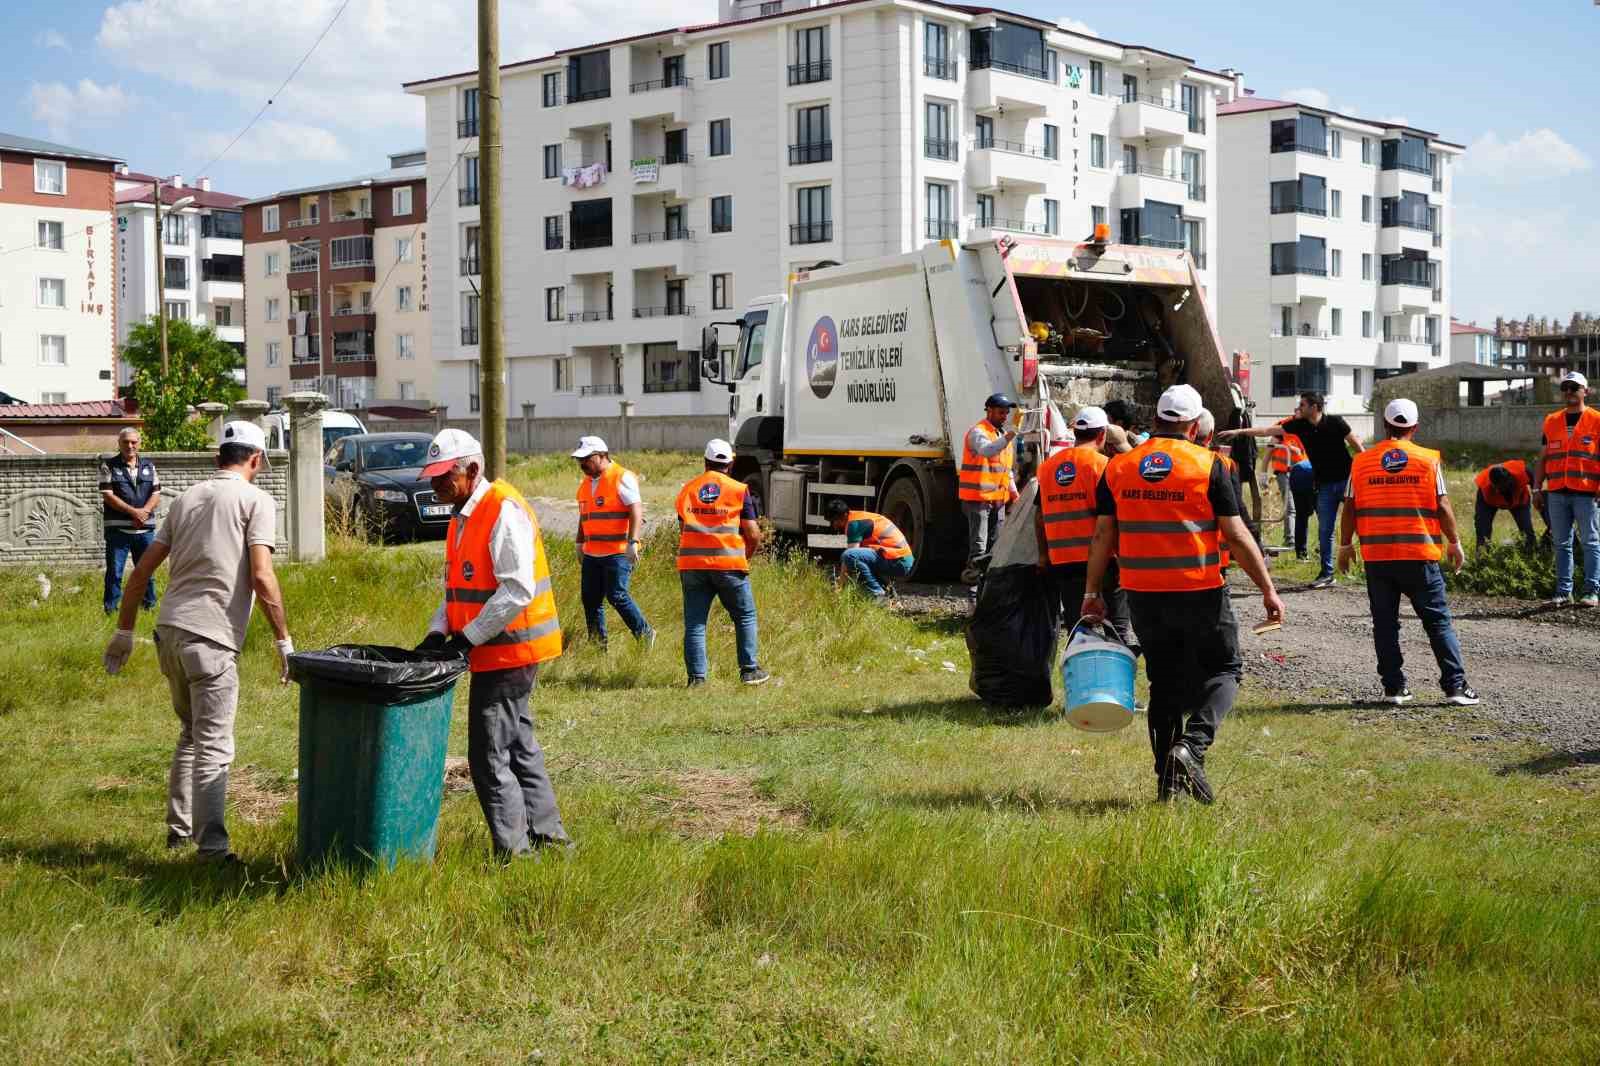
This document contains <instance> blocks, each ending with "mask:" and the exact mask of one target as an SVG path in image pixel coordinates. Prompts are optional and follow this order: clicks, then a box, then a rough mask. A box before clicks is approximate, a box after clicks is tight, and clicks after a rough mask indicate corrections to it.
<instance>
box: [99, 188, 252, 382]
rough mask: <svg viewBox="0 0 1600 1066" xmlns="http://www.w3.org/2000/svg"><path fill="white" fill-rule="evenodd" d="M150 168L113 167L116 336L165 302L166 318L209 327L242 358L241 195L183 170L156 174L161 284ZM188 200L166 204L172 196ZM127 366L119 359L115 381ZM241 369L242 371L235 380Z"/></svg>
mask: <svg viewBox="0 0 1600 1066" xmlns="http://www.w3.org/2000/svg"><path fill="white" fill-rule="evenodd" d="M156 180H157V179H156V177H155V176H154V175H151V174H139V173H134V172H131V171H129V170H128V168H127V167H126V166H124V167H119V168H118V170H117V178H116V181H117V279H118V281H117V302H118V307H119V309H120V310H119V315H118V319H117V343H118V344H119V345H121V344H126V343H127V340H128V334H129V332H130V331H131V330H132V329H133V327H134V326H136V325H138V324H139V323H140V322H143V321H145V320H146V319H148V318H150V317H152V316H154V315H156V314H157V313H158V311H159V305H158V304H157V303H156V301H157V299H160V300H162V301H163V302H165V304H166V307H167V318H168V320H169V321H188V322H192V323H194V324H195V325H197V326H202V325H209V326H211V327H213V328H214V329H215V330H216V332H217V336H218V338H220V339H221V340H224V341H227V342H228V343H229V344H231V345H233V347H234V348H236V349H237V350H238V352H239V359H240V364H241V365H242V364H243V361H244V215H243V213H242V212H241V211H240V205H242V204H243V203H244V202H245V198H244V197H242V196H229V195H228V194H227V193H220V192H214V191H213V190H212V188H211V179H209V178H201V179H200V180H199V181H198V182H196V183H194V184H192V185H191V184H187V183H185V182H184V180H183V175H181V174H176V175H173V176H171V177H167V178H162V179H160V180H161V181H162V182H163V184H162V186H161V229H162V239H161V250H160V253H159V254H160V256H161V258H162V260H163V264H164V267H165V270H166V288H165V290H164V291H161V293H160V295H159V296H158V295H157V290H158V289H159V288H160V285H161V282H160V279H159V278H158V277H157V267H156V255H157V252H156V210H155V199H154V197H155V183H156ZM184 200H189V201H190V203H189V204H188V205H187V206H185V207H181V208H178V209H177V210H172V207H173V205H174V204H177V203H181V202H182V201H184ZM130 373H131V371H130V370H129V369H128V368H126V367H124V368H123V370H122V377H123V379H124V380H122V381H121V382H119V384H123V385H126V384H128V381H129V379H130ZM242 374H243V372H242V371H241V380H243V378H242Z"/></svg>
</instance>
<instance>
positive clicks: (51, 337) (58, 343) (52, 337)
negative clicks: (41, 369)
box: [39, 333, 67, 366]
mask: <svg viewBox="0 0 1600 1066" xmlns="http://www.w3.org/2000/svg"><path fill="white" fill-rule="evenodd" d="M39 365H40V366H66V365H67V338H65V337H63V336H59V335H57V334H50V333H45V334H41V335H40V337H39Z"/></svg>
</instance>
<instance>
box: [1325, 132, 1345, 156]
mask: <svg viewBox="0 0 1600 1066" xmlns="http://www.w3.org/2000/svg"><path fill="white" fill-rule="evenodd" d="M1328 154H1329V155H1331V156H1333V158H1335V159H1339V158H1341V157H1342V156H1343V155H1344V134H1342V133H1340V132H1339V131H1338V130H1329V131H1328Z"/></svg>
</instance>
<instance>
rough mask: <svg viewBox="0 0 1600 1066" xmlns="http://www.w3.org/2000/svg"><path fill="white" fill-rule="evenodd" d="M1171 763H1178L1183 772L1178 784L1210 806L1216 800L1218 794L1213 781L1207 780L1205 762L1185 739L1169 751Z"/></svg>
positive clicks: (1168, 755) (1168, 756)
mask: <svg viewBox="0 0 1600 1066" xmlns="http://www.w3.org/2000/svg"><path fill="white" fill-rule="evenodd" d="M1167 760H1168V762H1169V763H1177V764H1178V766H1179V767H1181V768H1182V770H1183V773H1182V775H1181V776H1180V777H1179V778H1178V784H1180V785H1182V786H1183V790H1184V791H1185V792H1187V793H1189V795H1191V796H1193V797H1194V798H1195V799H1196V800H1197V801H1198V802H1200V803H1203V804H1205V805H1206V806H1208V807H1209V806H1210V805H1211V804H1212V803H1214V802H1216V798H1217V794H1216V793H1215V792H1213V791H1211V782H1209V781H1207V780H1206V768H1205V764H1204V763H1202V762H1201V761H1200V756H1198V755H1196V754H1195V753H1194V749H1193V748H1191V747H1189V745H1188V744H1186V743H1184V742H1183V741H1181V740H1180V741H1178V742H1177V743H1176V744H1174V745H1172V750H1171V751H1169V752H1168V753H1167Z"/></svg>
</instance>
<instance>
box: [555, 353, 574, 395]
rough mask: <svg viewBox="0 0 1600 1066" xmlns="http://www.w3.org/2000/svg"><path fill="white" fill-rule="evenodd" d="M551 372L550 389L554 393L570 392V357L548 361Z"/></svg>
mask: <svg viewBox="0 0 1600 1066" xmlns="http://www.w3.org/2000/svg"><path fill="white" fill-rule="evenodd" d="M550 366H551V369H552V371H553V374H552V379H553V380H552V381H551V383H550V388H551V389H552V391H555V392H571V391H572V357H571V356H570V355H569V356H565V357H563V358H560V359H552V360H550Z"/></svg>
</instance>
